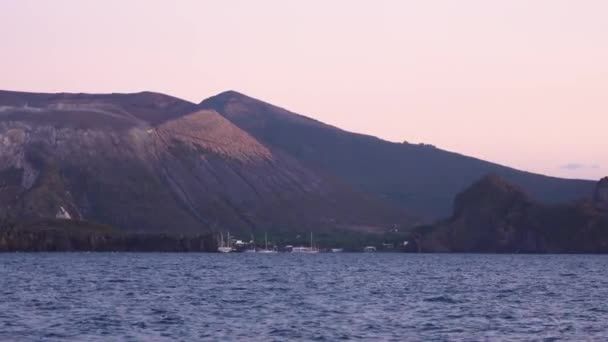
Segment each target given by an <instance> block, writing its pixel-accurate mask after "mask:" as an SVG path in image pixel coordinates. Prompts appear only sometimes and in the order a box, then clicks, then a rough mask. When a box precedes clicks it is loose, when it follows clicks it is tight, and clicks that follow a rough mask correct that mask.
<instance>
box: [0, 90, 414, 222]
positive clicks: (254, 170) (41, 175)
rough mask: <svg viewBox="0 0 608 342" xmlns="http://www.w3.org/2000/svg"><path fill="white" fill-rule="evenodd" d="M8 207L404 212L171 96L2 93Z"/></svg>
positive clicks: (0, 180) (190, 217) (109, 218)
mask: <svg viewBox="0 0 608 342" xmlns="http://www.w3.org/2000/svg"><path fill="white" fill-rule="evenodd" d="M0 141H1V142H2V144H0V205H1V209H0V214H1V215H2V216H3V217H8V218H10V219H13V220H20V219H21V220H23V219H30V218H54V217H61V218H63V217H70V218H74V219H86V220H90V221H95V222H100V223H104V224H109V225H113V226H116V227H119V228H121V229H123V230H128V231H134V232H163V233H199V232H201V231H203V232H204V231H210V230H220V229H223V230H227V229H229V230H232V231H244V232H249V231H252V230H260V231H261V230H289V229H291V230H294V229H301V230H323V229H357V230H359V229H365V230H371V231H379V230H383V229H385V227H386V226H388V225H393V224H403V225H406V224H408V222H410V221H409V220H410V218H409V217H407V216H406V215H405V214H404V212H403V210H401V209H399V208H397V207H393V206H392V205H390V204H386V203H383V202H382V201H381V200H377V199H375V198H373V197H371V196H368V195H366V194H363V193H360V192H359V191H357V190H355V189H352V188H351V187H349V186H346V185H344V184H341V183H340V181H339V180H336V179H332V178H331V177H328V176H327V175H325V174H323V173H322V172H318V171H315V170H311V169H309V168H307V167H306V166H305V165H303V164H302V163H301V162H300V161H298V160H297V159H295V158H293V157H291V156H289V155H287V154H285V153H283V152H281V151H278V150H276V149H275V148H273V147H271V146H267V145H265V144H263V143H261V142H259V141H258V140H257V139H255V138H254V137H252V136H251V135H250V134H249V133H247V132H245V131H243V130H242V129H240V128H239V127H237V126H235V125H234V124H233V123H231V122H230V121H228V120H226V119H225V118H224V117H222V116H221V115H219V114H218V113H216V112H215V111H213V110H206V109H199V108H198V107H197V106H196V105H194V104H192V103H190V102H187V101H183V100H179V99H176V98H173V97H170V96H166V95H162V94H155V93H148V92H146V93H137V94H106V95H91V94H33V93H21V92H7V91H0Z"/></svg>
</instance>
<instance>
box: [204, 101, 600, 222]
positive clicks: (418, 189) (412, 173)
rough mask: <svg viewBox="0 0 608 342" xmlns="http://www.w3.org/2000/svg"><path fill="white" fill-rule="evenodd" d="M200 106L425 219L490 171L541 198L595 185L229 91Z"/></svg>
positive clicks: (581, 192) (566, 196) (444, 210)
mask: <svg viewBox="0 0 608 342" xmlns="http://www.w3.org/2000/svg"><path fill="white" fill-rule="evenodd" d="M200 107H201V108H208V109H213V110H215V111H217V112H218V113H220V114H221V115H223V116H224V117H225V118H227V119H228V120H230V121H231V122H233V123H234V124H236V125H237V126H239V127H240V128H242V129H243V130H245V131H247V132H248V133H250V134H251V135H253V136H254V137H256V138H257V139H258V140H259V141H262V142H264V143H266V144H267V145H269V146H272V147H275V148H277V149H279V150H281V151H283V152H285V153H288V154H289V155H291V156H293V157H294V158H296V159H298V160H300V161H302V162H303V163H305V164H306V165H308V166H310V167H313V168H316V169H318V170H322V171H323V172H327V173H329V174H332V175H334V176H335V177H337V178H339V179H341V180H344V181H345V182H347V183H348V184H350V185H352V186H353V187H355V188H357V189H361V190H363V191H366V192H368V193H370V194H372V195H374V196H377V197H379V198H383V199H386V200H389V201H391V202H392V203H394V204H396V205H399V206H402V207H404V208H407V209H409V210H411V211H413V212H416V213H420V214H422V215H424V216H426V217H427V218H431V219H434V218H440V217H444V216H447V215H448V214H449V211H450V207H451V203H452V199H453V198H454V196H455V195H456V194H457V193H458V192H460V191H462V190H463V189H464V188H465V187H467V186H468V185H469V184H471V183H473V182H474V181H475V180H477V179H479V178H481V177H482V176H483V175H485V174H488V173H495V174H497V175H500V176H502V177H504V178H505V179H507V180H508V181H509V182H512V183H514V184H516V185H518V186H520V187H522V188H523V189H525V191H526V192H527V193H529V194H530V196H531V197H532V198H534V199H538V200H540V201H546V202H562V201H570V200H575V199H579V198H583V197H588V196H590V195H591V192H592V190H593V182H590V181H582V180H565V179H559V178H553V177H547V176H542V175H538V174H532V173H528V172H523V171H519V170H515V169H512V168H508V167H504V166H501V165H497V164H493V163H489V162H485V161H482V160H479V159H475V158H471V157H467V156H463V155H460V154H456V153H451V152H447V151H443V150H440V149H437V148H434V147H432V146H429V145H411V144H398V143H391V142H387V141H384V140H381V139H378V138H375V137H371V136H367V135H362V134H355V133H350V132H346V131H343V130H340V129H338V128H336V127H332V126H329V125H326V124H323V123H321V122H318V121H316V120H312V119H310V118H307V117H304V116H301V115H298V114H295V113H292V112H289V111H287V110H284V109H282V108H279V107H276V106H273V105H270V104H268V103H265V102H262V101H259V100H256V99H253V98H250V97H248V96H245V95H243V94H240V93H237V92H234V91H228V92H225V93H221V94H219V95H216V96H214V97H211V98H209V99H207V100H204V101H203V102H202V103H201V104H200Z"/></svg>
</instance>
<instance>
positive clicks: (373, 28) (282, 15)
mask: <svg viewBox="0 0 608 342" xmlns="http://www.w3.org/2000/svg"><path fill="white" fill-rule="evenodd" d="M606 18H608V1H605V0H569V1H566V0H502V1H500V0H494V1H489V0H459V1H453V0H444V1H440V0H410V1H408V0H394V1H391V0H373V1H372V0H368V1H357V0H331V1H327V0H300V1H288V0H256V1H250V0H217V1H206V0H171V1H170V0H166V1H161V0H98V1H96V0H54V1H46V0H37V1H35V0H0V89H5V90H21V91H34V92H93V93H100V92H101V93H108V92H137V91H143V90H150V91H158V92H162V93H166V94H170V95H173V96H177V97H181V98H184V99H187V100H190V101H193V102H200V101H201V100H203V99H204V98H207V97H209V96H212V95H215V94H217V93H220V92H222V91H225V90H237V91H240V92H242V93H245V94H247V95H250V96H253V97H256V98H259V99H262V100H265V101H267V102H271V103H273V104H276V105H279V106H281V107H284V108H287V109H289V110H292V111H294V112H297V113H300V114H304V115H307V116H309V117H313V118H315V119H318V120H321V121H324V122H326V123H329V124H332V125H335V126H338V127H340V128H343V129H346V130H349V131H354V132H360V133H366V134H371V135H375V136H378V137H381V138H383V139H386V140H390V141H398V142H401V141H404V140H407V141H408V142H410V143H420V142H423V143H428V144H433V145H436V146H437V147H439V148H442V149H446V150H450V151H455V152H459V153H462V154H466V155H471V156H474V157H477V158H481V159H485V160H489V161H493V162H497V163H500V164H504V165H508V166H512V167H516V168H519V169H524V170H528V171H532V172H538V173H543V174H548V175H553V176H560V177H567V178H587V179H597V178H599V177H601V176H605V175H608V138H607V136H608V19H606Z"/></svg>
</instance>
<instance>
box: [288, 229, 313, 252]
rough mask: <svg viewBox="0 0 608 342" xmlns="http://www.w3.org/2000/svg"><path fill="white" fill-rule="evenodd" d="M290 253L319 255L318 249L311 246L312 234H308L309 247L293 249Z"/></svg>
mask: <svg viewBox="0 0 608 342" xmlns="http://www.w3.org/2000/svg"><path fill="white" fill-rule="evenodd" d="M291 252H292V253H319V249H318V248H315V247H314V246H313V244H312V233H310V247H303V246H300V247H293V248H292V249H291Z"/></svg>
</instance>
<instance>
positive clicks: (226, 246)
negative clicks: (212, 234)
mask: <svg viewBox="0 0 608 342" xmlns="http://www.w3.org/2000/svg"><path fill="white" fill-rule="evenodd" d="M227 240H228V241H226V243H224V234H223V233H221V232H220V245H219V247H218V248H217V251H218V252H220V253H230V252H233V251H234V249H233V248H232V247H231V246H230V244H231V243H230V233H228V238H227Z"/></svg>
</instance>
